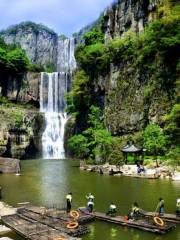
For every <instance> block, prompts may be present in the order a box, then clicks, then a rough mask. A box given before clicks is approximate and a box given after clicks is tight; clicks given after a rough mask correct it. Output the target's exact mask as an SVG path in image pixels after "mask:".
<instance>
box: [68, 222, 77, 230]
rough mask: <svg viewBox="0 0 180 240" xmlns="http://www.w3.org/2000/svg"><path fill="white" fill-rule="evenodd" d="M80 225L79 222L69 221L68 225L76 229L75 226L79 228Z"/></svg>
mask: <svg viewBox="0 0 180 240" xmlns="http://www.w3.org/2000/svg"><path fill="white" fill-rule="evenodd" d="M78 226H79V224H78V222H69V223H68V224H67V226H66V227H67V228H68V229H75V228H77V227H78Z"/></svg>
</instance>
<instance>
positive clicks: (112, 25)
mask: <svg viewBox="0 0 180 240" xmlns="http://www.w3.org/2000/svg"><path fill="white" fill-rule="evenodd" d="M160 2H161V0H139V1H137V0H132V1H130V0H117V1H116V2H115V3H114V4H112V5H111V6H110V7H108V8H107V9H106V11H105V12H104V32H105V40H106V41H108V40H110V39H113V38H115V37H119V36H121V35H123V33H125V32H127V31H128V30H130V29H131V30H132V31H135V32H141V31H142V30H143V29H144V26H145V24H146V23H147V22H149V21H151V20H153V19H154V18H156V10H157V6H158V4H159V3H160Z"/></svg>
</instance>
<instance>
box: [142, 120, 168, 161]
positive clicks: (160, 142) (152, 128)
mask: <svg viewBox="0 0 180 240" xmlns="http://www.w3.org/2000/svg"><path fill="white" fill-rule="evenodd" d="M143 142H144V148H146V149H147V151H148V153H150V154H152V155H153V156H155V157H156V160H157V156H158V154H163V153H164V151H165V145H166V137H165V135H164V133H163V130H162V129H161V128H160V127H159V126H158V125H157V124H149V125H148V126H147V127H146V128H145V130H144V132H143Z"/></svg>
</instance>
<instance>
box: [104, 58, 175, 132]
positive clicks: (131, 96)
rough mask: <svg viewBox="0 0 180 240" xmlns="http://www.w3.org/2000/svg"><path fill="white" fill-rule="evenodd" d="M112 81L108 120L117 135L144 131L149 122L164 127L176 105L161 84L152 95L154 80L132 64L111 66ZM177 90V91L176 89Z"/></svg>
mask: <svg viewBox="0 0 180 240" xmlns="http://www.w3.org/2000/svg"><path fill="white" fill-rule="evenodd" d="M108 77H109V81H106V87H105V89H106V95H105V99H104V101H105V118H106V124H107V126H108V128H109V130H110V131H111V132H112V134H113V135H125V134H131V133H134V132H137V131H141V130H142V129H143V128H144V127H145V126H146V125H147V123H149V122H154V123H158V124H160V125H161V124H163V118H162V117H163V116H164V115H165V114H167V113H168V112H169V111H170V109H171V107H172V104H173V98H172V99H171V100H170V99H169V92H168V90H166V89H163V87H162V86H161V85H160V84H159V86H158V87H157V89H153V90H152V93H151V96H148V95H147V94H146V89H149V87H148V86H150V85H151V82H152V79H151V76H149V75H148V73H147V72H142V71H141V69H140V68H137V67H134V66H133V64H132V63H130V62H124V63H121V64H119V65H113V64H112V65H111V71H110V74H109V76H108ZM172 90H173V89H172Z"/></svg>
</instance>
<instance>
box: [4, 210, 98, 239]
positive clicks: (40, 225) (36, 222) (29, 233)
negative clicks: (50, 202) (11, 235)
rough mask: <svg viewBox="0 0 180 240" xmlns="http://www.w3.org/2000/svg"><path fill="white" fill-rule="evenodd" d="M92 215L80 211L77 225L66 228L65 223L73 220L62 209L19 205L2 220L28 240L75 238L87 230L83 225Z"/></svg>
mask: <svg viewBox="0 0 180 240" xmlns="http://www.w3.org/2000/svg"><path fill="white" fill-rule="evenodd" d="M93 218H94V217H93V216H89V215H87V214H83V213H80V217H79V219H78V220H77V221H78V223H79V225H78V227H76V228H74V229H69V228H67V224H68V223H69V222H71V221H75V220H74V219H73V218H72V217H70V215H69V214H67V213H66V212H65V211H63V210H58V209H55V208H52V209H49V208H45V207H35V206H30V205H25V206H21V207H19V208H18V209H17V213H16V214H13V215H8V216H4V217H2V222H3V223H4V224H5V225H6V226H7V227H9V228H11V229H12V230H13V231H15V232H16V233H17V234H19V235H21V236H23V237H24V238H26V239H30V240H76V239H80V238H77V237H79V236H81V235H83V234H86V233H88V232H89V230H88V228H87V227H86V226H85V225H82V224H84V223H86V222H89V221H91V220H92V219H93Z"/></svg>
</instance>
